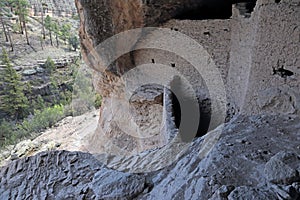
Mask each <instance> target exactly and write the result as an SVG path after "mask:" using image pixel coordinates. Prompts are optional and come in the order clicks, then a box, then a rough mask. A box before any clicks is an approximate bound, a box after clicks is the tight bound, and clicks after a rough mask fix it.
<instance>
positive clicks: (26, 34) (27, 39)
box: [23, 17, 30, 45]
mask: <svg viewBox="0 0 300 200" xmlns="http://www.w3.org/2000/svg"><path fill="white" fill-rule="evenodd" d="M23 19H24V20H23V26H24V30H25V36H26V41H27V44H28V45H30V43H29V38H28V33H27V28H26V22H25V17H24V18H23Z"/></svg>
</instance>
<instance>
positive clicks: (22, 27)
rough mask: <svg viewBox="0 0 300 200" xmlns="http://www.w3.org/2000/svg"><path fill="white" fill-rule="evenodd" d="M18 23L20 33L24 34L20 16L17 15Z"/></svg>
mask: <svg viewBox="0 0 300 200" xmlns="http://www.w3.org/2000/svg"><path fill="white" fill-rule="evenodd" d="M19 23H20V29H21V34H22V35H23V34H24V30H23V26H22V20H21V16H20V15H19Z"/></svg>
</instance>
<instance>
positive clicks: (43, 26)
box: [42, 7, 46, 40]
mask: <svg viewBox="0 0 300 200" xmlns="http://www.w3.org/2000/svg"><path fill="white" fill-rule="evenodd" d="M42 32H43V39H44V40H45V39H46V33H45V25H44V8H43V7H42Z"/></svg>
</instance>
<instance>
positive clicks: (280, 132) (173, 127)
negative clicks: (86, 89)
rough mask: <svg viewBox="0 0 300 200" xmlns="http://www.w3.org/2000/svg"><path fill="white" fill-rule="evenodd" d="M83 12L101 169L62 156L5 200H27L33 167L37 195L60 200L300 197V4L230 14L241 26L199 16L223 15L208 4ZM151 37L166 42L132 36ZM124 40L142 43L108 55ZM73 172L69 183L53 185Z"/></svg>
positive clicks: (97, 5) (11, 173)
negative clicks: (98, 98) (98, 101)
mask: <svg viewBox="0 0 300 200" xmlns="http://www.w3.org/2000/svg"><path fill="white" fill-rule="evenodd" d="M210 2H213V1H210ZM238 2H240V1H238ZM76 5H77V8H78V11H79V14H80V18H81V27H80V37H81V42H82V49H83V51H82V53H83V57H84V58H85V61H86V62H87V63H88V64H89V66H90V67H92V68H93V69H95V74H94V75H95V77H94V83H95V86H96V87H97V89H98V92H99V93H100V94H102V95H103V105H102V107H101V111H100V119H99V122H98V129H97V131H96V132H95V134H94V135H93V136H92V137H91V138H90V141H89V143H88V144H89V145H88V146H87V147H86V149H87V151H88V152H89V153H92V154H93V155H94V156H96V158H97V160H95V159H94V158H91V155H90V154H84V155H83V154H81V153H78V154H76V155H73V154H72V153H67V152H63V154H60V153H59V152H51V153H48V154H39V155H37V156H35V157H32V158H29V159H27V160H26V159H24V160H19V161H14V162H13V163H11V164H10V165H9V166H7V167H5V168H2V169H1V173H2V174H1V175H2V176H1V179H0V182H1V187H0V191H3V192H0V197H3V198H4V199H5V198H8V197H9V198H11V197H16V196H18V195H19V196H20V199H21V198H22V199H25V198H26V197H27V196H26V195H27V193H26V192H25V191H27V190H26V189H27V188H29V186H28V185H30V184H31V182H30V181H31V179H29V180H28V181H24V184H25V183H26V184H28V185H26V184H25V186H24V185H22V184H21V182H18V181H16V180H26V177H27V176H28V175H27V174H28V170H27V169H28V166H30V167H31V166H33V169H36V173H37V175H39V176H37V177H36V178H35V179H33V180H34V181H33V182H35V183H36V182H39V181H40V180H47V181H48V182H49V184H48V185H47V184H41V186H40V185H35V186H34V187H33V188H32V191H34V192H38V193H41V194H45V195H44V196H45V197H46V196H48V197H49V198H50V197H52V196H53V195H57V194H59V195H61V196H59V197H61V198H73V197H75V196H74V195H75V194H76V195H77V193H76V192H74V194H73V196H72V191H73V190H74V191H75V190H76V191H82V192H80V194H78V195H82V198H94V199H109V198H120V199H132V198H136V199H163V198H164V199H222V200H223V199H229V200H233V199H299V198H300V186H299V185H300V176H299V174H300V166H299V163H300V146H299V144H300V137H299V127H300V125H299V122H300V119H299V112H300V111H299V105H300V104H299V101H300V94H299V91H300V90H299V89H300V88H299V85H300V84H299V83H300V77H299V73H300V71H299V66H300V63H299V59H298V58H299V57H300V51H299V42H300V41H299V27H300V21H299V20H298V18H299V16H300V13H299V12H300V2H299V0H292V1H288V0H281V1H277V0H276V1H273V0H272V1H271V0H258V1H257V3H256V4H253V3H252V4H249V3H238V4H236V5H233V8H232V10H231V4H229V5H230V9H229V10H230V14H231V11H232V17H228V10H227V9H226V8H227V6H226V5H222V6H219V7H222V8H223V11H224V12H222V13H221V15H220V14H216V13H215V14H213V15H208V14H207V13H206V14H205V12H200V13H204V14H199V13H197V12H195V10H197V11H198V10H201V9H204V8H206V9H208V10H209V9H211V7H214V4H213V3H211V4H207V1H192V0H189V1H188V0H181V1H178V0H177V1H172V0H162V1H155V2H152V1H151V0H150V1H142V0H133V1H119V0H112V1H100V2H99V1H96V0H95V1H87V0H86V1H85V0H77V1H76ZM254 5H255V7H254ZM215 9H217V8H216V7H215V8H214V10H215ZM146 26H156V27H159V28H165V29H163V30H165V31H161V30H162V29H158V28H155V29H143V30H140V29H138V30H136V31H133V32H130V31H129V29H132V28H140V27H146ZM122 31H129V32H130V33H131V34H129V36H128V35H127V36H126V35H125V37H113V38H114V39H113V40H110V43H109V45H103V46H101V44H103V42H104V41H105V40H106V39H109V38H110V37H112V36H114V35H115V34H117V33H121V32H122ZM181 33H184V34H185V36H184V35H182V34H181ZM120 36H124V35H122V34H121V35H120ZM186 36H188V37H186ZM195 42H196V43H195ZM154 44H155V45H154ZM196 44H200V45H196ZM99 45H100V46H99ZM199 46H200V47H199ZM143 47H148V48H143ZM151 47H156V48H151ZM157 47H158V48H157ZM196 47H199V48H196ZM124 49H125V50H126V51H125V52H126V53H124V54H121V55H120V57H119V56H118V54H119V53H120V52H122V50H124ZM194 49H196V50H197V51H196V52H194V51H193V50H194ZM130 50H135V51H130ZM112 58H114V59H115V60H114V62H112V63H110V62H108V60H110V59H112ZM195 61H196V62H195ZM198 65H199V66H201V67H203V68H201V67H200V68H198ZM199 69H200V70H199ZM212 83H213V84H212ZM194 97H195V98H194ZM195 102H196V103H195ZM181 103H182V104H181ZM179 104H180V105H179ZM186 105H191V106H186ZM194 105H197V106H196V107H194ZM224 105H225V106H224ZM185 109H186V110H185ZM187 111H188V112H187ZM197 112H199V113H200V116H197V115H195V116H194V115H193V114H194V113H197ZM186 116H188V117H186ZM197 117H198V118H197ZM185 119H189V121H191V122H193V123H190V124H189V125H193V124H195V123H196V124H197V123H199V126H198V127H194V128H195V129H193V130H192V131H194V132H196V133H197V136H198V138H195V139H194V140H193V141H191V142H190V143H185V142H182V140H183V139H184V135H182V134H184V133H185V134H187V135H188V134H189V131H187V132H182V130H191V129H181V127H180V126H179V124H180V123H183V124H184V123H185V122H186V121H185ZM225 119H226V120H227V122H228V123H226V124H225V125H224V124H223V122H224V121H225ZM193 120H194V121H193ZM185 125H186V124H185ZM223 125H224V126H223ZM210 130H211V131H210ZM207 131H210V132H208V133H207ZM206 133H207V134H206ZM203 135H204V136H203ZM189 139H190V138H189ZM61 155H63V157H64V156H66V158H63V157H61ZM53 157H55V158H53ZM69 157H71V158H72V159H69ZM73 158H79V159H83V160H84V162H87V163H91V166H94V163H96V164H95V165H96V168H93V167H85V168H84V169H87V171H88V172H89V173H88V174H89V176H88V177H85V176H84V172H82V171H80V170H81V167H80V163H79V162H78V161H77V160H76V159H75V160H74V159H73ZM99 160H100V161H101V163H104V164H105V166H106V167H109V168H111V169H115V170H117V171H123V172H124V173H120V172H117V171H115V170H108V169H107V168H105V166H104V165H102V164H101V163H98V161H99ZM28 163H29V164H28ZM43 163H47V165H44V164H43ZM54 163H55V164H54ZM23 166H24V167H23ZM45 166H47V167H48V168H47V169H46V168H43V167H45ZM61 166H63V167H61ZM73 167H74V168H75V171H74V172H73V171H72V169H73ZM49 168H50V170H48V169H49ZM39 169H45V170H46V171H47V173H45V175H44V172H42V171H38V170H39ZM52 169H55V170H56V171H55V170H52ZM51 170H52V171H51ZM64 170H66V174H67V175H64V176H63V175H62V177H63V179H53V177H52V173H57V174H63V172H64ZM48 172H49V173H48ZM76 172H79V174H78V176H77V175H76ZM125 172H130V173H125ZM74 174H75V175H74ZM132 174H136V175H132ZM64 178H65V179H64ZM87 179H88V180H87ZM116 179H118V180H120V182H116V181H115V180H116ZM65 180H66V181H65ZM85 181H86V182H85ZM29 183H30V184H29ZM71 183H72V186H71ZM73 183H74V185H73ZM53 185H54V186H56V185H59V186H64V187H67V188H68V190H67V191H68V193H67V194H65V195H64V194H63V193H62V191H63V189H60V188H59V187H54V186H53ZM52 186H53V187H52ZM127 186H128V187H127ZM43 187H45V189H44V188H43ZM85 188H88V189H85ZM111 188H116V189H115V190H113V191H112V190H111ZM29 193H30V192H29ZM1 195H2V196H1ZM19 196H18V197H19ZM76 197H77V196H76Z"/></svg>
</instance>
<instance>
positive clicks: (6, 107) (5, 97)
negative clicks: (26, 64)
mask: <svg viewBox="0 0 300 200" xmlns="http://www.w3.org/2000/svg"><path fill="white" fill-rule="evenodd" d="M2 64H3V66H4V70H3V73H2V74H1V75H0V83H1V86H2V88H3V89H2V90H1V92H0V95H1V96H0V102H1V104H0V110H1V111H3V112H4V113H6V114H7V115H8V116H9V117H12V118H15V119H20V118H23V117H25V116H26V115H27V114H28V113H27V112H28V104H29V103H28V99H27V98H26V96H25V95H24V86H23V84H22V82H21V77H20V75H18V74H17V72H16V70H15V69H14V68H13V67H12V65H11V63H10V60H9V57H8V54H7V52H6V50H5V49H2Z"/></svg>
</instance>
